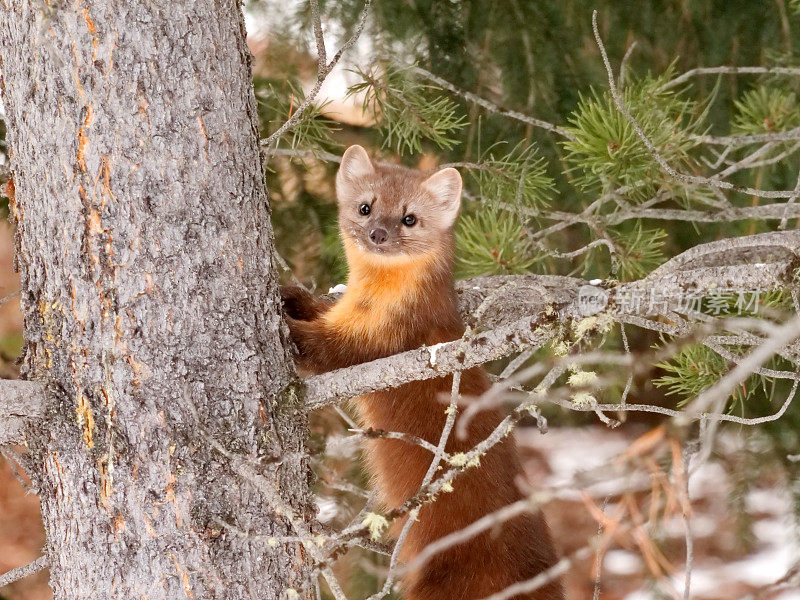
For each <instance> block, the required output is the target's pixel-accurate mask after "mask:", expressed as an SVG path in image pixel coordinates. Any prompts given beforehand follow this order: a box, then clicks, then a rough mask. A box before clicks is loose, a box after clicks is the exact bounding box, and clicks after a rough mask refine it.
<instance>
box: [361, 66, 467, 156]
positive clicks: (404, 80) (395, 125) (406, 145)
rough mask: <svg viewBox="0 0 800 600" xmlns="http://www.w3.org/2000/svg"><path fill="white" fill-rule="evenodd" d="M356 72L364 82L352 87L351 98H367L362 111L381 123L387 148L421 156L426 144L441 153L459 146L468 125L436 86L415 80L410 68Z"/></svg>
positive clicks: (379, 127)
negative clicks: (380, 71)
mask: <svg viewBox="0 0 800 600" xmlns="http://www.w3.org/2000/svg"><path fill="white" fill-rule="evenodd" d="M355 72H356V73H358V75H359V76H360V77H361V79H362V81H361V82H360V83H357V84H355V85H352V86H350V88H348V95H353V94H357V93H363V94H364V102H363V106H362V109H363V111H364V112H365V113H366V114H369V115H371V116H372V117H373V118H374V119H375V121H376V122H377V123H378V129H379V132H380V134H381V136H382V138H383V146H384V147H386V148H393V149H394V150H395V151H396V152H397V153H398V154H403V153H404V152H407V153H415V152H422V144H423V142H424V141H429V142H431V143H432V144H434V145H435V146H437V147H439V148H442V149H450V148H452V147H453V146H455V145H456V144H457V143H458V139H457V138H456V137H455V136H454V134H455V133H457V132H458V131H459V130H460V129H461V128H462V127H463V126H464V125H465V124H466V119H465V118H464V116H463V115H460V114H459V110H458V105H456V104H455V103H454V102H453V101H452V100H450V99H449V98H447V97H446V96H444V95H442V94H440V93H439V92H440V91H441V90H440V89H439V88H437V87H436V86H434V85H431V84H428V83H424V82H421V81H419V80H418V79H416V78H415V77H414V76H413V74H412V70H411V69H410V68H399V67H394V66H389V67H387V68H386V70H385V71H384V72H382V73H379V72H378V71H376V70H374V69H373V70H371V71H368V72H367V71H363V70H361V69H356V70H355Z"/></svg>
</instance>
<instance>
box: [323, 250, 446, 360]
mask: <svg viewBox="0 0 800 600" xmlns="http://www.w3.org/2000/svg"><path fill="white" fill-rule="evenodd" d="M347 250H348V264H349V266H350V277H349V279H348V283H347V291H346V292H345V294H344V296H343V297H342V299H341V300H339V302H337V303H336V305H335V306H334V307H333V308H331V309H330V310H329V311H328V312H327V313H325V316H324V317H323V318H324V319H325V321H326V322H327V323H328V324H329V325H330V326H331V327H332V328H333V329H335V330H336V331H337V332H338V333H340V334H343V335H346V336H347V337H350V338H352V339H353V340H357V341H358V342H361V343H365V344H369V345H370V346H372V347H374V348H375V349H380V350H392V349H393V348H395V347H397V345H398V344H399V343H401V339H402V338H401V332H402V328H403V323H404V320H405V319H408V318H412V317H413V316H414V315H413V314H412V313H413V312H414V310H415V306H416V305H417V304H418V301H419V298H420V297H422V296H423V295H424V294H425V293H429V291H426V289H425V285H424V281H425V279H426V278H425V275H426V271H427V269H429V268H430V265H429V263H428V261H426V260H424V259H421V258H420V259H413V260H411V259H409V260H405V261H398V260H391V261H389V260H381V259H380V257H376V258H373V257H369V258H365V257H364V256H363V255H362V254H361V253H360V252H358V251H355V250H354V249H353V248H352V247H351V248H347Z"/></svg>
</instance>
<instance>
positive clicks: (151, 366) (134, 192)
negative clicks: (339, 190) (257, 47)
mask: <svg viewBox="0 0 800 600" xmlns="http://www.w3.org/2000/svg"><path fill="white" fill-rule="evenodd" d="M0 51H1V54H0V58H1V60H2V64H0V69H2V76H3V102H4V104H5V110H6V116H7V121H8V125H9V142H10V147H11V151H12V153H13V154H12V160H13V163H12V164H13V170H14V173H13V175H14V182H15V186H16V201H15V202H14V203H13V204H12V207H11V211H12V218H13V220H14V221H15V223H16V225H17V266H18V269H19V271H20V274H21V279H22V300H21V302H22V308H23V312H24V315H25V331H24V333H25V339H26V346H25V349H24V353H23V374H24V376H25V377H27V378H29V379H38V380H43V381H45V382H47V383H48V384H49V388H50V390H51V392H52V393H51V394H50V396H49V398H48V402H47V407H46V413H45V414H46V417H45V419H44V420H43V421H41V422H40V424H39V425H35V426H33V427H32V428H31V431H29V432H28V436H27V437H28V441H29V445H30V448H31V453H32V458H33V459H34V464H35V465H37V466H36V469H37V470H38V472H36V473H34V476H35V479H36V480H37V481H36V483H37V485H38V488H39V492H40V495H41V503H42V514H43V516H44V522H45V527H46V529H47V534H48V548H47V553H48V555H49V560H50V566H51V584H52V587H53V591H54V594H55V598H56V599H61V598H64V599H66V598H70V599H71V600H77V599H81V598H104V599H111V598H119V599H124V600H131V599H134V598H135V599H145V598H146V599H157V598H163V599H165V600H166V599H169V600H174V599H176V598H182V597H188V598H197V599H201V598H202V599H204V600H205V599H207V598H230V599H239V598H258V599H259V600H263V599H267V598H277V597H279V596H281V595H283V593H284V591H285V590H286V588H289V587H295V586H299V585H300V584H302V583H303V582H304V581H305V578H306V577H307V566H306V565H305V562H304V555H303V552H302V549H301V548H299V547H298V545H296V544H285V545H279V546H278V547H276V548H272V547H270V546H269V545H267V544H264V543H263V542H260V541H258V540H254V539H252V538H245V537H242V536H241V535H237V534H236V533H234V530H233V529H230V528H227V527H224V526H223V525H221V524H220V523H221V522H227V523H230V524H232V525H234V526H235V527H237V528H239V529H240V530H245V531H258V532H259V533H264V534H267V535H273V536H282V535H291V531H289V529H288V527H287V526H286V525H285V523H284V522H283V521H282V520H281V518H280V517H279V516H277V515H276V514H275V513H274V511H272V510H271V508H270V505H269V503H268V502H267V500H266V498H265V497H264V496H263V495H262V494H260V493H259V492H258V491H256V489H255V487H254V486H253V485H251V484H250V483H248V482H247V481H244V480H243V479H242V478H240V477H238V476H237V475H236V474H234V473H233V470H232V468H231V465H230V461H229V460H228V458H226V457H225V456H224V455H223V453H221V452H219V451H218V449H214V447H213V444H214V443H217V444H219V445H221V447H223V448H224V449H226V450H227V451H228V452H231V453H236V454H240V455H246V456H248V457H250V459H252V460H253V461H256V460H257V461H259V464H261V465H262V466H261V467H260V469H261V472H262V473H263V474H265V475H266V476H268V477H269V478H270V479H272V480H274V481H275V484H276V486H277V488H278V489H279V490H280V491H281V494H282V496H283V501H284V502H285V503H286V504H288V505H289V506H291V507H293V508H294V509H295V510H297V511H298V512H299V513H301V514H302V513H304V512H305V511H308V510H309V507H310V496H309V475H308V474H309V471H308V465H307V463H306V460H305V456H306V454H305V451H304V436H305V425H306V424H305V422H304V421H303V419H302V418H300V417H296V416H295V415H294V411H292V410H290V407H287V403H288V400H287V401H283V400H282V398H283V397H284V396H285V397H286V398H290V395H289V394H284V392H283V390H285V389H287V388H286V386H287V384H289V383H290V382H291V380H292V377H293V370H292V366H291V360H289V356H288V354H287V351H286V345H285V344H284V339H285V337H284V329H283V325H282V322H281V318H280V310H279V306H280V304H279V300H278V296H277V280H276V279H277V278H276V269H275V264H274V260H273V258H272V251H273V238H272V230H271V227H270V224H269V212H268V211H269V207H268V200H267V195H266V190H265V188H264V184H263V178H262V164H261V159H260V156H259V151H258V125H257V121H256V106H255V99H254V96H253V92H252V83H251V73H250V55H249V52H248V50H247V46H246V44H245V33H244V23H243V19H242V14H241V8H240V6H239V4H238V2H236V1H234V0H228V1H216V2H215V1H212V0H198V1H196V2H187V3H184V2H153V1H143V0H96V1H92V2H86V1H84V2H81V1H80V0H77V1H75V2H61V1H56V2H43V1H39V0H31V1H25V0H4V4H3V8H2V20H1V21H0Z"/></svg>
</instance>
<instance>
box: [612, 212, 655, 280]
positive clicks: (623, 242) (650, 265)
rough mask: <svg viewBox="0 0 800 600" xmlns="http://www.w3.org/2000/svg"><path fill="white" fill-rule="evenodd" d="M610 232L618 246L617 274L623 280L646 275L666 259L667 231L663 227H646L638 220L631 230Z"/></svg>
mask: <svg viewBox="0 0 800 600" xmlns="http://www.w3.org/2000/svg"><path fill="white" fill-rule="evenodd" d="M609 233H610V235H611V237H612V238H613V239H614V242H615V245H616V247H617V260H618V261H619V272H618V274H617V275H618V277H619V278H620V279H621V280H623V281H633V280H636V279H639V278H641V277H644V276H645V275H647V274H648V273H649V272H650V271H652V270H653V269H655V268H656V267H657V266H659V265H660V264H661V263H663V262H664V261H665V260H666V257H665V256H664V243H665V241H666V239H667V232H666V231H664V230H663V229H645V228H644V227H643V226H642V223H641V222H637V223H636V224H635V225H634V226H633V229H632V230H631V231H628V232H622V231H619V230H610V231H609Z"/></svg>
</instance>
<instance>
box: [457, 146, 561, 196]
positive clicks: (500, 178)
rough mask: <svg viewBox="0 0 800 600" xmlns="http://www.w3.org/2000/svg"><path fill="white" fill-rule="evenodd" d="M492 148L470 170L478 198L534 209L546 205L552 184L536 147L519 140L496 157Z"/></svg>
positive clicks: (551, 190) (553, 185) (551, 192)
mask: <svg viewBox="0 0 800 600" xmlns="http://www.w3.org/2000/svg"><path fill="white" fill-rule="evenodd" d="M494 148H496V146H495V147H494ZM492 150H493V148H490V149H489V151H487V152H486V153H484V158H482V160H481V161H480V163H479V165H480V166H479V167H478V168H473V169H471V173H472V176H473V177H474V178H475V180H476V182H477V184H478V187H479V189H480V194H481V197H482V198H484V199H485V200H487V201H499V202H506V203H510V204H511V203H513V204H518V205H525V206H527V207H530V208H536V209H542V208H545V207H547V206H548V205H549V203H550V197H551V196H552V194H553V191H554V189H555V184H554V182H553V180H552V179H551V178H550V177H549V176H548V175H547V166H546V161H545V159H544V158H542V157H540V156H539V154H538V152H537V150H536V149H535V148H534V147H533V146H525V145H524V144H523V143H522V142H520V143H519V144H517V145H516V146H514V147H513V148H512V149H511V150H510V151H509V152H507V153H506V154H504V155H501V156H499V157H495V155H494V153H493V152H492Z"/></svg>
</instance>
